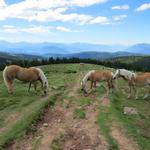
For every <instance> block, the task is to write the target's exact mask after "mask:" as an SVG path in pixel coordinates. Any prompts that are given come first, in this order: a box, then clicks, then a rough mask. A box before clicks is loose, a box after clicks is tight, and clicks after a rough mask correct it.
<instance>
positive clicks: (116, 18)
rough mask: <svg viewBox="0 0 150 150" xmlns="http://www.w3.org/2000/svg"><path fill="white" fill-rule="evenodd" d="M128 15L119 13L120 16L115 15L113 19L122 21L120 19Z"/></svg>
mask: <svg viewBox="0 0 150 150" xmlns="http://www.w3.org/2000/svg"><path fill="white" fill-rule="evenodd" d="M127 17H128V16H127V15H118V16H114V17H113V20H114V21H120V20H122V19H124V18H127Z"/></svg>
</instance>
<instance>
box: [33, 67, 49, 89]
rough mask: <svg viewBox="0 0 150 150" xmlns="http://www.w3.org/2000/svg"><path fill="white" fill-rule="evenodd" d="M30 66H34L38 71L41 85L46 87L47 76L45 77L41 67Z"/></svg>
mask: <svg viewBox="0 0 150 150" xmlns="http://www.w3.org/2000/svg"><path fill="white" fill-rule="evenodd" d="M31 68H34V69H36V70H37V71H38V72H39V76H40V79H41V80H42V83H43V87H46V88H48V81H47V78H46V76H45V74H44V72H43V71H42V69H40V68H36V67H31Z"/></svg>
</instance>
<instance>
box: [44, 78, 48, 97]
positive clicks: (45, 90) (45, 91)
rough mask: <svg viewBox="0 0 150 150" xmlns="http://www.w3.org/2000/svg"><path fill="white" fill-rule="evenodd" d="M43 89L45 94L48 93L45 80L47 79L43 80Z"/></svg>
mask: <svg viewBox="0 0 150 150" xmlns="http://www.w3.org/2000/svg"><path fill="white" fill-rule="evenodd" d="M43 91H44V94H47V93H48V82H47V81H45V82H44V83H43Z"/></svg>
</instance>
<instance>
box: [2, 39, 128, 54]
mask: <svg viewBox="0 0 150 150" xmlns="http://www.w3.org/2000/svg"><path fill="white" fill-rule="evenodd" d="M125 48H126V47H124V46H121V45H102V44H100V45H98V44H87V43H71V44H66V43H64V44H62V43H27V42H19V43H10V42H6V41H0V51H5V52H10V53H24V54H34V55H35V54H36V55H39V54H40V55H41V54H43V55H44V54H47V53H51V54H67V53H78V52H85V51H97V52H104V51H106V52H114V51H120V50H122V49H125Z"/></svg>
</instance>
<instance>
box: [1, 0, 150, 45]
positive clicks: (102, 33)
mask: <svg viewBox="0 0 150 150" xmlns="http://www.w3.org/2000/svg"><path fill="white" fill-rule="evenodd" d="M0 40H7V41H10V42H19V41H27V42H61V43H64V42H65V43H72V42H86V43H98V44H123V45H131V44H136V43H150V0H24V1H23V0H0Z"/></svg>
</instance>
